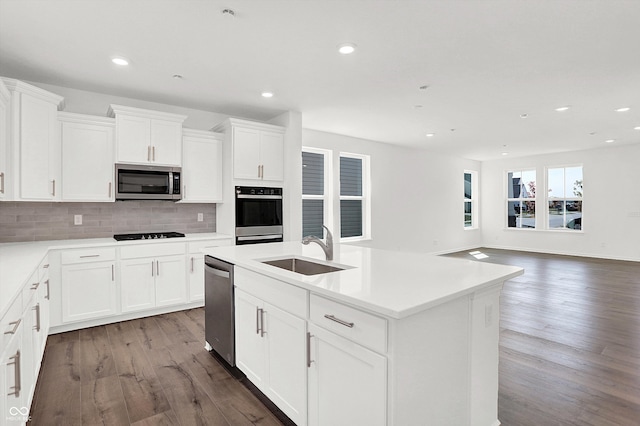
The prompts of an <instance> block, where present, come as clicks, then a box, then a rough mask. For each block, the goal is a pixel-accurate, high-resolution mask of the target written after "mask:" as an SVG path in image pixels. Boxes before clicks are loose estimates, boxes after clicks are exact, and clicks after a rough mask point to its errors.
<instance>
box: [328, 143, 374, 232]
mask: <svg viewBox="0 0 640 426" xmlns="http://www.w3.org/2000/svg"><path fill="white" fill-rule="evenodd" d="M343 157H345V158H357V159H360V160H362V195H342V194H340V185H338V186H337V191H338V194H337V197H336V198H337V202H338V207H339V208H338V211H339V212H340V213H341V212H342V210H341V201H343V200H361V201H362V235H358V236H354V237H342V230H341V229H340V230H338V233H339V234H338V235H339V239H340V242H341V243H347V242H353V241H363V240H369V239H371V173H370V162H371V157H370V156H369V155H366V154H357V153H353V152H340V153H339V156H338V158H339V160H338V161H340V159H342V158H343ZM339 169H340V166H339V165H338V175H337V177H338V181H339V180H340V172H339ZM340 227H341V228H342V226H340Z"/></svg>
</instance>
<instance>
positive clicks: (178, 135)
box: [108, 105, 187, 166]
mask: <svg viewBox="0 0 640 426" xmlns="http://www.w3.org/2000/svg"><path fill="white" fill-rule="evenodd" d="M108 115H109V116H110V117H115V119H116V162H118V163H135V164H147V163H149V164H157V165H167V166H181V165H182V158H181V156H182V123H183V122H184V120H185V119H186V118H187V117H186V116H185V115H178V114H170V113H165V112H159V111H151V110H146V109H140V108H132V107H126V106H121V105H111V106H110V107H109V111H108Z"/></svg>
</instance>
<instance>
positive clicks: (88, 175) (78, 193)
mask: <svg viewBox="0 0 640 426" xmlns="http://www.w3.org/2000/svg"><path fill="white" fill-rule="evenodd" d="M113 163H114V161H113V128H112V127H109V126H99V125H95V124H81V123H68V122H62V199H63V200H64V201H112V200H113V190H114V188H113V173H114V167H113Z"/></svg>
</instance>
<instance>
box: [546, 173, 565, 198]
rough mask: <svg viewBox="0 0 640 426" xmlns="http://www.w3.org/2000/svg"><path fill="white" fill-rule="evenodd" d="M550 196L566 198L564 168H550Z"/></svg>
mask: <svg viewBox="0 0 640 426" xmlns="http://www.w3.org/2000/svg"><path fill="white" fill-rule="evenodd" d="M548 185H549V198H564V196H565V195H564V169H563V168H560V169H549V182H548Z"/></svg>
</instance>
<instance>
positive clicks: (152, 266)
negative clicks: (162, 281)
mask: <svg viewBox="0 0 640 426" xmlns="http://www.w3.org/2000/svg"><path fill="white" fill-rule="evenodd" d="M154 263H155V262H154V261H153V260H152V261H151V276H152V277H155V274H154V272H153V268H154Z"/></svg>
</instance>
